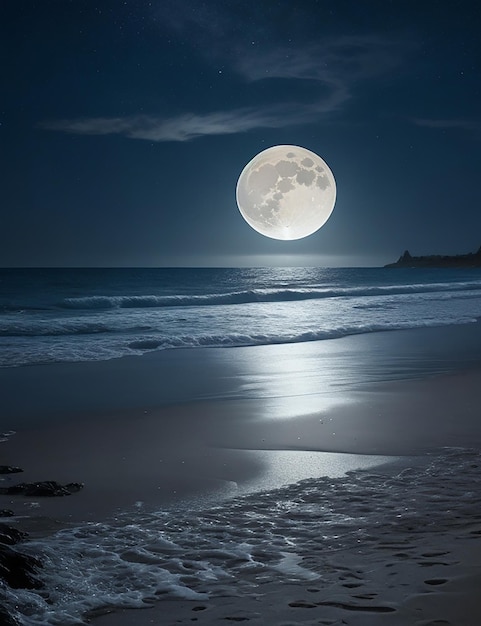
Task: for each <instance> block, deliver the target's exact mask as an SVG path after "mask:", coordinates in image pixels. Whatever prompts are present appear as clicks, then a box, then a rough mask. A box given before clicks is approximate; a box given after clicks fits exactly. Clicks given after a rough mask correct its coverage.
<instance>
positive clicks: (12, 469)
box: [0, 465, 23, 474]
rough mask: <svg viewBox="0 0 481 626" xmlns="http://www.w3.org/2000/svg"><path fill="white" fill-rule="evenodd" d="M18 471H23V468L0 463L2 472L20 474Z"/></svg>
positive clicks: (0, 472) (0, 471)
mask: <svg viewBox="0 0 481 626" xmlns="http://www.w3.org/2000/svg"><path fill="white" fill-rule="evenodd" d="M18 472H23V469H22V468H21V467H12V466H11V465H0V474H18Z"/></svg>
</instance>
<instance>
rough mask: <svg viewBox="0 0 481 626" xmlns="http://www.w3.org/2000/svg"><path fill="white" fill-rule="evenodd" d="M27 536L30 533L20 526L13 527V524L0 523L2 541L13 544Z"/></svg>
mask: <svg viewBox="0 0 481 626" xmlns="http://www.w3.org/2000/svg"><path fill="white" fill-rule="evenodd" d="M27 537H28V533H25V532H23V531H22V530H18V528H13V526H8V525H7V524H0V543H3V544H8V545H9V546H13V545H14V544H15V543H19V542H20V541H24V539H26V538H27Z"/></svg>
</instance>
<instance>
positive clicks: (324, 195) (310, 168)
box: [236, 146, 336, 240]
mask: <svg viewBox="0 0 481 626" xmlns="http://www.w3.org/2000/svg"><path fill="white" fill-rule="evenodd" d="M236 196H237V205H238V207H239V211H240V212H241V214H242V217H243V218H244V219H245V220H246V222H247V223H248V224H249V226H252V228H253V229H254V230H256V231H257V232H258V233H261V235H265V236H266V237H271V238H272V239H283V240H289V239H302V238H303V237H307V236H308V235H312V233H314V232H316V230H319V228H321V226H323V225H324V224H325V223H326V222H327V220H328V219H329V216H330V215H331V213H332V210H333V208H334V203H335V201H336V181H335V180H334V176H333V174H332V172H331V170H330V169H329V166H328V165H327V163H326V162H325V161H323V159H321V157H320V156H318V155H317V154H315V153H314V152H311V151H310V150H306V148H301V147H299V146H273V147H272V148H268V149H267V150H264V151H262V152H259V154H258V155H257V156H255V157H254V158H253V159H252V161H249V163H248V164H247V165H246V166H245V168H244V169H243V170H242V172H241V175H240V176H239V180H238V182H237V193H236Z"/></svg>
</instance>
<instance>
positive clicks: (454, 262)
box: [384, 246, 481, 267]
mask: <svg viewBox="0 0 481 626" xmlns="http://www.w3.org/2000/svg"><path fill="white" fill-rule="evenodd" d="M384 267H481V246H480V247H479V249H478V251H477V252H469V253H468V254H456V255H454V256H442V255H439V254H431V255H429V256H412V255H411V254H410V252H409V250H405V251H404V252H403V254H401V256H400V257H399V259H398V260H397V261H396V262H395V263H388V264H387V265H385V266H384Z"/></svg>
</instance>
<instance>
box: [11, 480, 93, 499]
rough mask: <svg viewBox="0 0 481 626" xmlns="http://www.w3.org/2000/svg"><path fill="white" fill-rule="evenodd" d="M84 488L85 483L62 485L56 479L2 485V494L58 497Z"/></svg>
mask: <svg viewBox="0 0 481 626" xmlns="http://www.w3.org/2000/svg"><path fill="white" fill-rule="evenodd" d="M82 488H83V483H68V484H66V485H61V484H60V483H57V482H56V481H55V480H44V481H42V482H38V483H18V484H17V485H10V487H0V495H9V496H11V495H17V494H21V495H23V496H34V497H42V498H43V497H56V496H70V495H71V494H72V493H76V492H77V491H80V490H81V489H82Z"/></svg>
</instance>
